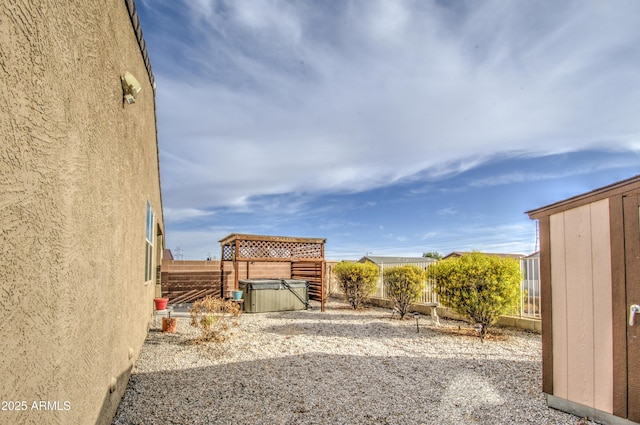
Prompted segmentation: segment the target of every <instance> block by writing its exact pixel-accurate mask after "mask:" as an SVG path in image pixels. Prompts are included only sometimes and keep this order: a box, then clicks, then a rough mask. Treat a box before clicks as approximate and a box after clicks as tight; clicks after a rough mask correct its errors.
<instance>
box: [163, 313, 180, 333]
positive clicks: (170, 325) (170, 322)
mask: <svg viewBox="0 0 640 425" xmlns="http://www.w3.org/2000/svg"><path fill="white" fill-rule="evenodd" d="M177 327H178V318H177V317H171V312H169V316H168V317H163V318H162V332H168V333H174V332H175V331H176V329H177Z"/></svg>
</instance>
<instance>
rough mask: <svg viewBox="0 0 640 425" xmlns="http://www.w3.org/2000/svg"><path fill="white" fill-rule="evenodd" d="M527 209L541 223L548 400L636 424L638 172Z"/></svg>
mask: <svg viewBox="0 0 640 425" xmlns="http://www.w3.org/2000/svg"><path fill="white" fill-rule="evenodd" d="M527 214H528V215H529V217H530V218H532V219H538V220H539V224H540V248H541V250H540V279H541V292H542V294H541V295H542V296H541V300H542V373H543V380H542V391H543V392H544V393H546V395H547V404H548V405H549V406H551V407H554V408H557V409H560V410H564V411H567V412H570V413H574V414H577V415H579V416H583V417H589V418H591V419H594V420H596V421H598V422H602V423H607V424H633V423H639V422H640V317H639V315H635V317H634V310H635V308H636V307H634V306H637V305H639V304H640V223H639V222H640V175H638V176H635V177H632V178H630V179H627V180H624V181H621V182H618V183H614V184H612V185H609V186H606V187H603V188H600V189H597V190H594V191H592V192H588V193H585V194H582V195H579V196H575V197H573V198H570V199H566V200H564V201H560V202H557V203H555V204H552V205H548V206H545V207H542V208H538V209H536V210H532V211H528V212H527ZM638 309H640V307H639V308H638ZM632 319H635V323H634V320H632Z"/></svg>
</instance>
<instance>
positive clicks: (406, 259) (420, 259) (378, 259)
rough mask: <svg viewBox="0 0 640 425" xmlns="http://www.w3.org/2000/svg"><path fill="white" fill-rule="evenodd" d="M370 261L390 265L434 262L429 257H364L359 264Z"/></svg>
mask: <svg viewBox="0 0 640 425" xmlns="http://www.w3.org/2000/svg"><path fill="white" fill-rule="evenodd" d="M365 261H371V262H372V263H375V264H390V263H426V262H433V261H435V260H434V259H433V258H429V257H384V256H380V255H365V256H364V257H362V258H361V259H360V260H359V262H360V263H363V262H365Z"/></svg>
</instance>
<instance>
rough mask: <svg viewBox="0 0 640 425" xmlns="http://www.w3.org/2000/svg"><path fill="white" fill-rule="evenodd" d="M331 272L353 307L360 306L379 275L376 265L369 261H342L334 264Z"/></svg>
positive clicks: (372, 288)
mask: <svg viewBox="0 0 640 425" xmlns="http://www.w3.org/2000/svg"><path fill="white" fill-rule="evenodd" d="M333 272H334V273H335V275H336V278H337V279H338V283H339V284H340V288H341V289H342V291H343V292H344V294H345V295H346V296H347V298H348V299H349V304H351V307H352V308H353V309H358V308H360V307H361V306H362V303H363V302H364V299H365V298H367V297H368V296H369V295H370V294H371V293H372V292H373V290H374V289H375V288H376V283H377V282H378V276H379V275H380V272H379V270H378V266H376V265H375V264H373V263H370V262H366V263H349V262H346V261H343V262H341V263H338V264H336V266H335V267H334V268H333Z"/></svg>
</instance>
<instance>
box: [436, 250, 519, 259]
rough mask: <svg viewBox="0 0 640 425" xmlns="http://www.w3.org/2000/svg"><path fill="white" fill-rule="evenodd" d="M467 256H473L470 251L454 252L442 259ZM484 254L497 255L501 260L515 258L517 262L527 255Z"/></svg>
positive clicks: (487, 253) (488, 253)
mask: <svg viewBox="0 0 640 425" xmlns="http://www.w3.org/2000/svg"><path fill="white" fill-rule="evenodd" d="M467 254H471V252H470V251H453V252H452V253H450V254H447V255H445V256H444V257H442V259H443V260H444V259H447V258H457V257H462V256H463V255H467ZM482 254H486V255H497V256H498V257H501V258H515V259H516V260H519V259H520V258H523V257H526V255H522V254H504V253H497V252H482Z"/></svg>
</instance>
